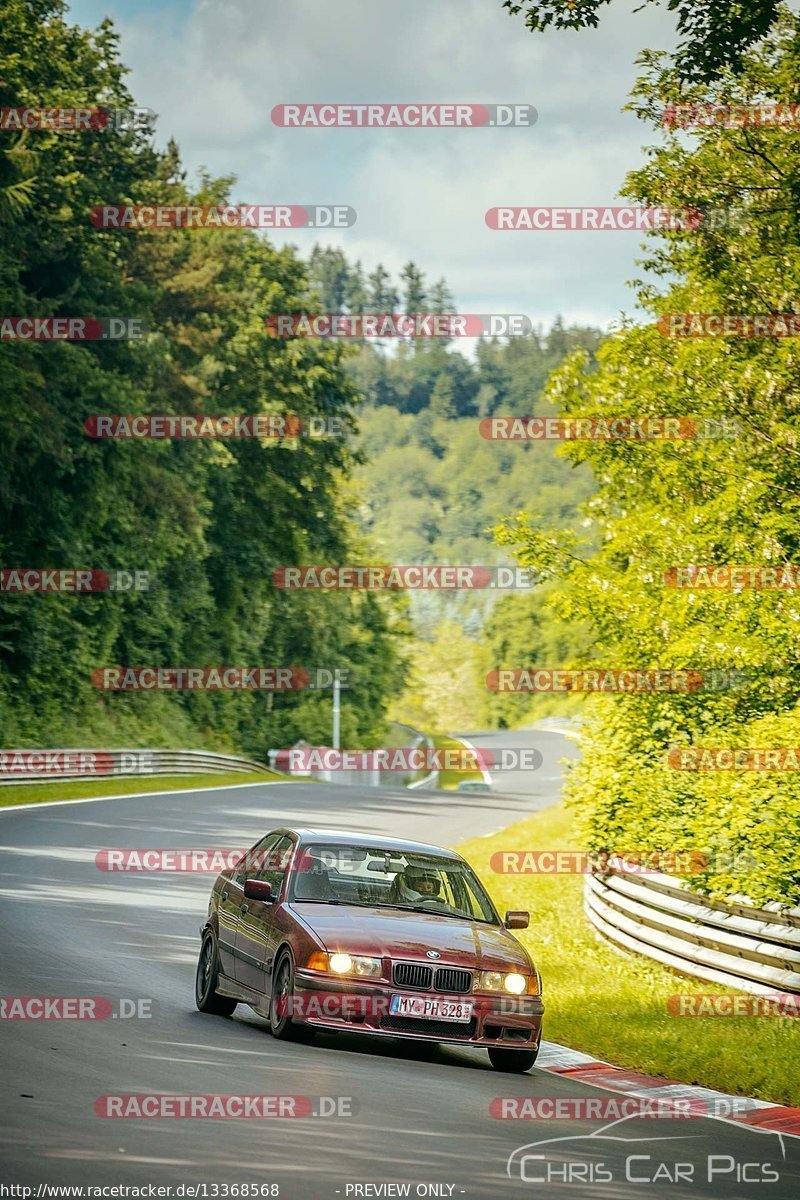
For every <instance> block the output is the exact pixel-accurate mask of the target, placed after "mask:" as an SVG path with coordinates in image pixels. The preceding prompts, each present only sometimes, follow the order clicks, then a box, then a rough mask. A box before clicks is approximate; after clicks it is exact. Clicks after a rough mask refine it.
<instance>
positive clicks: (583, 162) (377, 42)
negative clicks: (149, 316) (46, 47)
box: [72, 0, 674, 321]
mask: <svg viewBox="0 0 800 1200" xmlns="http://www.w3.org/2000/svg"><path fill="white" fill-rule="evenodd" d="M637 3H638V0H629V2H628V0H626V2H624V3H622V2H617V3H614V4H612V5H611V6H610V7H609V9H608V11H607V12H605V13H604V14H603V16H602V20H601V24H600V28H599V29H598V30H583V31H580V32H577V33H573V32H563V33H554V32H552V31H550V32H548V33H547V34H545V35H544V36H542V35H535V34H531V33H529V32H528V31H527V30H526V29H525V28H524V25H523V22H522V19H521V18H520V17H517V18H511V17H510V16H509V15H508V13H507V12H506V11H505V10H504V9H503V8H502V6H501V4H500V0H404V2H403V4H401V5H397V6H390V5H388V4H386V3H381V4H377V5H365V4H364V3H363V0H339V2H338V3H337V4H335V5H331V4H330V3H328V2H327V0H294V2H293V3H292V4H291V5H279V4H277V3H268V2H267V3H265V0H225V2H224V3H223V4H219V3H213V2H211V0H193V2H192V0H165V3H164V4H162V5H161V6H160V7H159V8H158V9H155V10H154V9H152V8H150V7H149V6H148V5H147V4H146V3H145V0H76V3H75V4H73V6H72V14H73V18H74V19H76V20H79V21H81V22H82V23H84V24H96V23H97V22H98V21H99V20H100V19H101V18H102V17H103V16H105V15H110V16H111V17H112V18H114V19H115V20H116V21H117V23H118V26H119V28H120V31H121V35H122V37H121V47H122V57H123V59H124V61H125V62H126V63H128V64H129V65H130V67H131V68H132V74H131V87H132V89H133V91H134V94H135V96H136V99H137V102H138V103H140V104H143V105H145V106H147V107H149V108H152V109H155V110H156V111H157V112H158V113H159V124H158V131H159V133H158V136H159V141H160V142H162V143H163V142H166V139H167V138H168V137H170V136H172V137H175V138H176V140H177V141H178V143H179V145H180V146H181V150H182V154H183V157H184V161H185V163H186V165H187V167H188V168H189V170H190V171H191V172H193V171H195V170H196V169H197V168H198V167H199V166H200V165H201V164H202V165H205V166H207V167H208V168H209V169H210V170H211V171H212V172H213V173H215V174H228V173H235V174H236V175H237V176H238V179H239V183H238V184H237V186H236V190H235V198H236V199H238V200H242V201H248V202H253V203H268V202H292V203H347V204H351V205H353V207H355V208H356V210H357V212H358V214H359V216H358V222H357V224H356V225H355V227H353V228H352V229H350V230H347V231H344V232H342V233H340V234H338V235H331V236H330V237H329V238H328V239H326V240H331V241H334V240H335V241H336V242H338V244H340V245H342V247H343V248H344V249H345V250H346V251H348V253H351V254H352V256H353V257H354V258H357V257H361V258H362V260H363V262H364V265H365V266H366V267H367V268H369V269H371V268H372V267H373V266H374V265H375V262H376V261H377V260H378V259H381V260H382V261H384V263H385V264H386V265H387V267H389V268H390V269H392V270H393V271H397V270H398V269H399V267H400V266H401V265H402V263H404V262H406V261H407V260H408V259H409V258H413V259H414V260H415V261H417V262H418V263H419V264H420V266H422V268H423V269H424V270H425V271H426V272H427V273H428V274H429V275H430V276H431V277H438V276H439V275H442V274H443V275H445V277H446V278H447V279H448V282H449V283H450V285H451V287H452V288H453V290H454V291H455V293H456V296H457V299H458V302H459V306H460V307H461V309H462V310H464V311H467V310H469V311H473V312H476V311H477V312H487V311H506V312H525V313H528V314H529V315H530V316H532V317H533V318H534V319H535V320H549V318H550V317H552V316H554V315H555V313H556V312H561V313H563V314H565V315H566V316H567V317H568V318H573V319H577V320H588V319H593V320H597V321H607V320H609V319H611V318H612V317H614V316H615V315H616V314H617V312H618V311H619V309H620V308H623V307H624V308H627V309H629V310H630V309H631V308H632V307H633V297H632V294H631V292H630V291H629V290H628V289H627V288H626V287H625V280H626V279H627V278H629V277H630V276H632V275H633V274H635V273H636V270H635V267H634V259H635V258H636V257H637V256H638V255H639V244H640V237H639V236H637V235H636V234H627V233H615V232H603V233H566V232H554V233H523V232H519V233H497V232H494V231H491V230H489V229H487V228H486V226H485V224H484V212H485V210H486V209H487V208H489V207H491V206H492V205H496V204H519V205H522V204H572V205H575V204H598V203H599V204H603V203H610V202H613V200H614V197H615V196H616V194H617V191H618V188H619V186H620V184H621V182H622V180H623V178H624V175H625V173H626V171H628V170H630V169H631V168H633V167H635V166H637V165H638V164H639V163H640V162H641V150H640V147H641V144H642V143H643V142H647V141H649V140H651V139H652V137H653V135H652V133H651V131H650V130H648V129H645V128H643V127H642V126H640V125H639V123H638V122H637V121H636V120H635V118H634V117H633V115H632V114H630V113H624V114H623V113H621V112H620V109H621V107H622V105H623V104H624V103H625V101H626V98H627V94H628V91H629V89H630V86H631V84H632V82H633V79H634V77H635V74H636V70H635V67H634V65H633V64H634V59H635V56H636V54H637V53H638V52H639V50H640V49H641V48H642V47H644V46H650V47H652V46H656V47H657V46H659V45H661V46H666V45H669V44H671V42H672V40H673V38H674V34H673V17H672V16H671V14H668V13H666V12H665V11H663V10H662V9H661V8H660V7H655V6H654V7H652V8H650V7H648V8H646V9H645V10H644V11H643V12H640V13H634V12H633V9H634V8H635V6H636V4H637ZM323 100H325V101H342V102H347V101H361V102H363V101H368V100H372V101H400V100H405V101H412V100H417V101H427V102H433V101H445V100H451V101H452V100H460V101H472V102H483V103H489V102H504V101H505V102H518V103H522V102H526V103H532V104H534V105H535V106H536V108H537V109H538V111H539V120H538V122H537V124H536V125H535V127H534V128H533V129H531V130H526V129H498V130H491V129H483V130H474V131H472V130H468V129H453V130H411V129H406V130H385V131H381V130H356V129H339V130H328V131H316V130H308V129H300V130H290V129H279V128H276V127H275V126H273V125H272V123H271V120H270V112H271V109H272V107H273V105H275V104H277V103H285V102H290V101H323ZM291 240H292V241H294V242H295V243H296V244H297V245H298V246H300V247H301V249H305V248H307V247H310V246H311V245H312V244H313V241H314V240H315V234H314V232H313V231H311V230H309V231H302V230H301V231H295V232H294V233H293V234H292V236H291Z"/></svg>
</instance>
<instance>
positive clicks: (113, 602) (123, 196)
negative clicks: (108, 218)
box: [0, 0, 403, 756]
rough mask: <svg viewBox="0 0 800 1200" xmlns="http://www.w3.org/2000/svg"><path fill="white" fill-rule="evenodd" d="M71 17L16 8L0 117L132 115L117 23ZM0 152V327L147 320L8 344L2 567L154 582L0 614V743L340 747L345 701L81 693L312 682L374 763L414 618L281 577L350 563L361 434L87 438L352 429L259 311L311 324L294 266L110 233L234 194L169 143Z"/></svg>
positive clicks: (345, 408) (6, 602)
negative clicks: (330, 673) (133, 216)
mask: <svg viewBox="0 0 800 1200" xmlns="http://www.w3.org/2000/svg"><path fill="white" fill-rule="evenodd" d="M63 11H64V6H63V5H62V4H60V3H58V2H57V0H53V2H50V0H8V2H7V3H6V5H5V7H4V11H3V22H2V25H1V26H0V59H2V62H3V68H2V83H0V104H2V105H12V106H16V105H22V104H28V105H33V106H41V105H48V106H57V107H72V106H81V107H90V106H93V105H99V104H105V105H107V106H109V107H114V108H123V109H125V108H130V107H131V105H132V100H131V97H130V95H129V93H128V92H127V90H126V87H125V84H124V75H125V69H124V67H123V66H122V64H121V63H120V62H119V60H118V56H117V39H116V35H115V34H114V32H113V30H112V27H111V25H110V23H107V22H105V23H103V24H102V25H101V26H100V27H99V29H98V30H97V31H96V32H91V31H88V30H83V29H80V28H78V27H74V26H69V25H67V24H65V23H64V21H63V19H62V13H63ZM20 46H22V47H24V53H20V52H19V47H20ZM3 138H4V139H5V141H4V147H5V154H4V156H3V157H2V158H0V220H2V221H3V222H4V225H3V237H2V241H1V242H0V311H1V312H3V313H4V314H18V315H25V316H33V315H40V316H51V315H52V316H69V315H75V316H90V317H94V316H98V317H99V316H112V315H113V316H132V317H137V318H143V319H144V321H145V324H146V326H147V327H148V329H149V331H150V332H149V333H148V335H147V336H146V338H144V339H143V340H141V341H131V342H87V343H76V342H72V343H71V342H49V343H48V342H23V341H19V342H3V344H2V354H1V355H0V397H1V399H0V406H1V407H0V415H1V417H2V435H3V444H4V460H5V462H4V471H3V473H2V476H0V510H1V511H2V518H3V520H2V533H0V562H2V565H3V566H19V567H54V566H74V567H83V568H102V569H109V568H116V567H119V568H126V569H127V568H138V569H140V570H146V571H149V572H150V573H151V575H152V578H153V580H154V583H155V586H154V587H153V589H152V590H151V591H149V592H143V593H138V594H127V595H126V594H119V595H88V596H87V595H77V596H68V595H64V596H59V595H33V596H24V595H23V596H20V595H2V596H0V738H1V739H2V741H3V742H5V743H6V744H13V743H15V742H16V743H17V744H29V745H30V744H39V745H58V744H64V743H65V742H66V743H67V744H69V743H70V742H72V743H73V744H78V745H80V744H86V743H87V742H90V741H92V740H103V741H105V742H107V743H108V744H112V745H113V744H120V742H122V743H128V744H130V743H131V742H135V741H137V740H139V741H141V740H144V741H147V742H149V743H150V744H156V745H163V744H167V743H170V742H171V743H173V744H174V743H175V742H180V743H183V744H185V745H196V744H197V743H198V740H199V741H200V742H201V743H203V744H223V745H228V746H231V747H232V748H238V749H241V750H243V751H246V752H248V753H250V754H252V755H255V756H263V755H264V754H265V753H266V751H267V749H268V748H269V747H270V746H271V745H282V744H286V743H287V742H291V741H293V740H295V738H297V737H298V736H300V735H301V734H302V735H303V736H305V737H307V738H308V739H309V740H311V739H312V738H322V737H325V736H327V733H328V730H329V725H330V696H329V694H326V693H311V692H308V693H303V692H297V693H283V694H281V693H277V694H272V693H257V692H245V693H229V692H228V693H209V692H196V693H161V694H154V693H148V694H141V693H140V694H125V693H116V694H114V693H99V694H98V693H97V692H96V691H95V690H94V689H93V687H92V686H91V683H90V673H91V672H92V671H93V670H94V669H95V668H97V667H98V666H104V665H114V664H125V665H132V666H141V665H151V664H152V665H162V666H203V665H222V666H225V665H241V666H259V665H297V666H302V667H309V666H310V667H327V668H332V667H334V666H337V667H340V668H344V669H346V670H347V671H348V672H349V676H350V680H351V682H352V684H353V689H352V695H351V699H350V702H349V703H348V705H347V715H346V718H345V725H344V727H343V736H346V737H348V738H350V739H351V740H352V742H354V743H355V744H360V743H361V742H362V741H363V740H364V739H365V738H366V737H367V736H370V735H371V734H373V733H374V732H376V731H377V730H379V729H380V728H381V727H382V723H383V713H384V710H385V707H386V704H387V702H388V699H389V698H390V696H391V694H392V692H393V691H396V690H397V689H398V688H399V686H400V683H401V679H402V666H401V662H400V657H399V653H398V649H397V641H398V637H399V636H400V635H401V634H402V631H403V618H402V611H401V608H400V607H399V606H398V605H397V604H396V603H394V602H392V601H391V600H389V601H384V600H381V599H378V598H376V597H375V596H374V595H358V594H351V593H337V594H335V595H332V594H330V593H328V594H326V595H325V596H323V597H320V596H317V597H310V596H307V595H299V596H298V595H297V594H287V593H285V592H280V591H278V590H277V589H276V588H275V587H274V586H273V584H272V578H271V577H272V571H273V569H274V568H275V567H277V566H281V565H284V564H291V563H301V562H344V561H352V558H353V556H354V554H355V553H357V551H356V550H355V545H356V543H355V534H354V532H353V520H352V511H351V502H350V501H349V499H348V495H349V493H348V490H347V480H348V478H349V476H350V474H351V472H352V469H353V466H354V463H355V459H354V456H353V453H352V452H351V450H350V449H349V447H348V442H347V440H346V439H344V438H336V437H332V438H317V439H314V438H307V437H304V438H301V439H295V440H293V441H277V442H268V441H248V440H241V441H227V442H203V441H184V442H181V441H149V442H143V441H133V442H120V441H92V440H91V439H90V438H88V437H87V436H86V435H85V433H84V431H83V421H84V419H85V418H86V417H87V416H89V415H91V414H95V413H206V414H215V413H258V412H265V413H270V412H276V413H281V412H287V411H288V412H293V413H297V414H298V415H299V416H300V417H301V418H303V420H304V421H307V420H308V419H309V418H313V417H322V418H327V417H335V418H337V419H338V421H340V422H341V423H343V424H344V426H345V427H347V428H350V429H351V430H354V429H355V410H356V406H357V403H358V393H357V391H356V388H355V387H354V385H353V383H352V382H351V380H350V379H349V377H348V375H347V373H346V371H345V359H346V356H347V353H348V351H347V350H346V349H345V348H344V347H342V346H341V345H338V346H337V345H335V344H333V343H324V342H316V341H312V340H310V339H297V340H296V341H294V340H293V341H279V340H277V339H270V338H268V337H267V336H266V335H265V331H264V318H265V317H266V316H267V315H268V314H270V313H274V312H292V311H298V310H299V309H301V308H302V307H303V304H304V298H305V296H306V295H307V294H308V287H309V282H308V277H307V272H306V268H305V266H304V264H303V263H302V262H301V261H300V259H299V258H298V257H297V255H296V253H295V252H294V251H293V250H292V249H291V248H289V249H284V250H280V251H278V250H276V249H274V248H273V247H272V246H270V244H269V243H268V242H267V241H266V240H265V239H263V238H261V237H260V236H258V235H256V234H253V233H250V232H244V231H237V230H226V231H224V232H223V233H215V232H205V231H201V232H194V233H187V232H185V231H180V230H176V231H161V232H153V233H150V232H147V231H145V232H140V233H114V232H109V233H102V232H98V231H96V230H94V229H93V228H92V226H91V225H90V223H89V220H88V213H89V210H90V208H91V207H92V206H93V205H95V204H97V203H100V202H103V201H105V202H117V201H121V200H126V201H129V202H131V203H139V202H143V201H148V202H162V203H171V204H185V203H187V202H195V203H200V204H213V203H219V202H224V201H226V200H227V198H228V195H229V189H230V187H231V185H232V180H230V179H221V180H213V179H210V178H203V179H201V181H200V185H199V187H198V188H196V189H194V190H193V191H190V190H189V189H188V187H187V186H186V184H185V182H184V175H183V172H182V170H181V167H180V158H179V154H178V150H177V147H176V146H175V145H174V144H170V146H169V147H168V149H167V151H166V152H164V153H163V154H162V153H158V152H156V151H155V150H154V149H153V147H152V145H151V144H150V140H149V137H148V135H147V131H146V130H144V131H127V132H122V133H116V132H112V131H110V130H105V131H101V132H100V131H96V132H90V133H57V132H54V133H49V132H35V133H28V134H22V135H15V134H8V133H6V134H3ZM23 183H24V185H25V186H24V188H23V189H22V191H20V185H21V184H23ZM21 207H24V208H25V213H24V220H19V219H16V217H17V214H18V213H19V211H20V208H21ZM12 218H14V219H12ZM349 285H350V287H351V289H352V280H350V281H349Z"/></svg>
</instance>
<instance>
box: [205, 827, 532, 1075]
mask: <svg viewBox="0 0 800 1200" xmlns="http://www.w3.org/2000/svg"><path fill="white" fill-rule="evenodd" d="M528 919H529V918H528V913H526V912H507V913H506V915H505V919H504V920H501V919H500V917H499V916H498V913H497V911H496V909H495V908H494V905H493V904H492V902H491V900H490V899H489V896H488V895H487V893H486V891H485V889H484V887H483V885H482V884H481V883H480V881H479V879H478V878H477V876H476V875H475V873H474V872H473V871H472V869H471V868H470V866H469V865H468V864H467V863H466V862H465V861H464V859H463V858H461V857H460V856H459V855H458V854H455V853H454V852H453V851H452V850H444V849H442V848H441V847H438V846H428V845H424V844H422V843H418V842H406V841H400V840H398V839H395V838H384V837H378V836H371V835H364V834H354V833H346V832H340V831H332V830H314V829H276V830H273V832H272V833H268V834H267V836H266V837H265V838H262V840H261V841H260V842H258V843H257V844H256V845H255V846H253V848H252V849H251V850H249V851H248V852H247V854H245V855H244V857H243V858H242V859H241V860H240V862H239V863H238V864H237V865H236V866H235V867H233V868H231V869H230V870H228V871H223V873H222V874H221V875H220V876H219V877H218V879H217V880H216V882H215V884H214V887H213V889H212V892H211V898H210V901H209V906H208V918H207V920H206V922H205V924H204V925H203V927H202V929H201V937H202V945H201V948H200V958H199V962H198V965H197V979H196V986H195V999H196V1003H197V1007H198V1008H199V1009H200V1011H201V1012H208V1013H217V1014H220V1015H224V1016H230V1014H231V1013H232V1012H233V1010H234V1009H235V1007H236V1005H237V1004H249V1005H250V1006H251V1007H252V1008H253V1009H255V1011H256V1012H257V1013H259V1014H261V1015H262V1016H263V1017H265V1018H266V1019H267V1020H268V1021H269V1026H270V1030H271V1032H272V1034H273V1035H274V1036H275V1037H278V1038H286V1039H292V1040H295V1041H309V1040H310V1039H311V1038H312V1037H313V1036H314V1033H315V1031H316V1030H325V1031H326V1032H328V1033H330V1032H337V1031H338V1032H341V1031H343V1030H346V1031H349V1032H357V1033H362V1034H370V1035H383V1036H387V1035H388V1036H391V1037H393V1038H408V1039H414V1040H423V1041H429V1042H453V1043H457V1044H460V1045H470V1046H483V1047H485V1048H486V1049H487V1050H488V1052H489V1058H490V1060H491V1062H492V1065H493V1066H494V1067H496V1068H497V1069H498V1070H501V1071H515V1072H519V1071H527V1070H528V1069H529V1068H530V1067H532V1066H533V1064H534V1062H535V1061H536V1055H537V1053H538V1049H539V1041H540V1038H541V1026H542V1013H543V1011H544V1008H543V1004H542V996H541V990H542V989H541V978H540V976H539V973H538V971H537V970H536V967H535V966H534V964H533V962H532V961H531V959H530V957H529V955H528V954H527V952H526V951H525V950H524V949H523V947H522V946H521V945H520V943H519V942H518V941H517V939H516V938H515V937H514V936H513V935H512V934H511V933H510V932H509V930H511V929H524V928H526V927H527V925H528Z"/></svg>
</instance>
